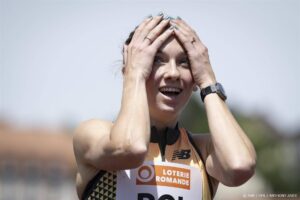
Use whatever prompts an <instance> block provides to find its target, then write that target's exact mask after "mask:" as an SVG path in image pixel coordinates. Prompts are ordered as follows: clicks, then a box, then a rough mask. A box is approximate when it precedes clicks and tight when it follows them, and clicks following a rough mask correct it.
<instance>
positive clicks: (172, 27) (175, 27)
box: [169, 25, 178, 30]
mask: <svg viewBox="0 0 300 200" xmlns="http://www.w3.org/2000/svg"><path fill="white" fill-rule="evenodd" d="M169 29H171V30H174V29H176V30H178V27H177V26H175V25H172V26H170V28H169Z"/></svg>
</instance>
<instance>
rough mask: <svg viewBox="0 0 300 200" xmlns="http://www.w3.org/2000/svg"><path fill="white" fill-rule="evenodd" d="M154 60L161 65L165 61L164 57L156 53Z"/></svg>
mask: <svg viewBox="0 0 300 200" xmlns="http://www.w3.org/2000/svg"><path fill="white" fill-rule="evenodd" d="M153 62H154V64H157V65H159V64H161V63H162V62H163V58H162V57H161V56H159V55H156V56H155V57H154V61H153Z"/></svg>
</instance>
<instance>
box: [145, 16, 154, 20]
mask: <svg viewBox="0 0 300 200" xmlns="http://www.w3.org/2000/svg"><path fill="white" fill-rule="evenodd" d="M152 18H153V17H152V15H148V16H147V17H145V19H152Z"/></svg>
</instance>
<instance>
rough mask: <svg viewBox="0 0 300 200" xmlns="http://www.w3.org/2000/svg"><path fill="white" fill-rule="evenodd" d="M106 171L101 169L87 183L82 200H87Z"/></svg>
mask: <svg viewBox="0 0 300 200" xmlns="http://www.w3.org/2000/svg"><path fill="white" fill-rule="evenodd" d="M105 173H106V171H105V170H100V171H99V172H98V173H97V174H96V175H95V176H94V177H93V178H92V179H91V180H90V181H89V182H88V184H87V185H86V187H85V189H84V191H83V193H82V196H81V200H86V199H87V198H88V196H89V194H90V193H91V192H92V191H93V189H94V187H95V186H96V185H97V181H98V180H99V179H100V178H101V177H102V176H103V175H104V174H105Z"/></svg>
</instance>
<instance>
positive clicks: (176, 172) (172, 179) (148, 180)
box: [136, 165, 191, 190]
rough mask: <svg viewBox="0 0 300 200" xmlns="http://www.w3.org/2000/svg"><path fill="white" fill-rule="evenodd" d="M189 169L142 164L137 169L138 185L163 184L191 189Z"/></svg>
mask: <svg viewBox="0 0 300 200" xmlns="http://www.w3.org/2000/svg"><path fill="white" fill-rule="evenodd" d="M190 175H191V172H190V170H189V169H186V168H180V167H173V166H164V165H142V166H141V167H139V168H138V170H137V176H136V185H161V186H168V187H175V188H182V189H186V190H190Z"/></svg>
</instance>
